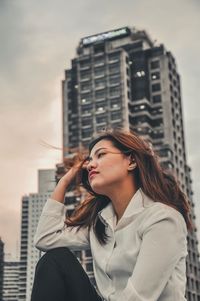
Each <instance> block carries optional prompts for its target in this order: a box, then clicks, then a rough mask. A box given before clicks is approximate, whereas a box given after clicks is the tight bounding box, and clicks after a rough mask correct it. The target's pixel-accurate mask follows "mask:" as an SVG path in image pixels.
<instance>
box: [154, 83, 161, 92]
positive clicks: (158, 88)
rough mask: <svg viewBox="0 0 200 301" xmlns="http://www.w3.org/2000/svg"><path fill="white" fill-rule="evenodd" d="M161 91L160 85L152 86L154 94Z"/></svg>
mask: <svg viewBox="0 0 200 301" xmlns="http://www.w3.org/2000/svg"><path fill="white" fill-rule="evenodd" d="M160 90H161V85H160V84H154V85H152V92H157V91H160Z"/></svg>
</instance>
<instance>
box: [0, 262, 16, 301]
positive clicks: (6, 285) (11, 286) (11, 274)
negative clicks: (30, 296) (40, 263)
mask: <svg viewBox="0 0 200 301" xmlns="http://www.w3.org/2000/svg"><path fill="white" fill-rule="evenodd" d="M19 272H20V262H19V261H5V262H4V282H3V299H1V300H3V301H19Z"/></svg>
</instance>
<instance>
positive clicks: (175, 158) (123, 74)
mask: <svg viewBox="0 0 200 301" xmlns="http://www.w3.org/2000/svg"><path fill="white" fill-rule="evenodd" d="M62 88H63V99H62V104H63V150H64V151H63V159H64V158H65V157H66V156H69V153H70V152H71V151H72V150H71V149H73V148H76V147H80V146H87V145H88V143H89V142H90V140H91V137H92V136H93V135H95V133H96V132H98V131H100V130H101V129H103V128H105V127H108V126H109V127H112V128H114V127H120V128H121V127H123V128H129V129H133V130H134V131H136V132H137V133H138V134H140V135H141V136H143V137H144V138H146V139H148V140H149V141H150V142H151V143H152V145H153V148H154V150H155V151H156V152H157V153H158V154H159V156H160V160H161V164H162V165H163V166H164V167H166V168H167V169H169V170H172V171H173V172H174V173H175V175H176V176H177V179H178V181H179V183H180V185H181V187H182V189H183V190H184V191H185V192H186V193H187V195H188V197H189V200H190V204H191V208H192V212H191V218H192V220H193V223H194V225H195V212H194V202H193V198H192V196H193V192H192V186H191V182H192V181H191V175H190V173H191V169H190V167H189V166H188V165H187V158H186V146H185V138H184V122H183V112H182V96H181V83H180V75H179V72H178V69H177V66H176V61H175V58H174V57H173V55H172V53H171V52H170V51H168V50H167V49H166V48H165V46H164V45H162V44H161V45H155V44H154V42H153V41H152V39H151V38H150V37H149V35H148V34H147V33H146V32H145V31H139V30H137V29H135V28H128V27H124V28H119V29H116V30H111V31H108V32H103V33H99V34H96V35H93V36H89V37H85V38H82V39H81V41H80V43H79V45H78V47H77V56H76V57H75V58H74V59H72V62H71V68H70V69H68V70H66V71H65V79H64V80H63V82H62ZM197 244H198V241H197V235H196V227H195V229H194V231H193V233H190V234H189V235H188V253H189V255H188V257H187V280H188V281H187V292H186V297H187V299H188V300H189V301H191V300H192V301H194V300H200V264H199V253H198V247H197Z"/></svg>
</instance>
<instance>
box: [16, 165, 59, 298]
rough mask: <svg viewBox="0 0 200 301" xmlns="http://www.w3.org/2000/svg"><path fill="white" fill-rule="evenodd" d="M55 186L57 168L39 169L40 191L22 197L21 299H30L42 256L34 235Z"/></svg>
mask: <svg viewBox="0 0 200 301" xmlns="http://www.w3.org/2000/svg"><path fill="white" fill-rule="evenodd" d="M53 187H55V170H52V169H48V170H39V171H38V193H31V194H29V195H28V196H24V197H23V198H22V216H21V252H20V262H21V265H20V283H19V300H20V301H30V297H31V291H32V285H33V280H34V273H35V266H36V264H37V262H38V260H39V259H40V257H41V255H42V254H41V251H39V250H37V249H36V248H35V246H34V241H33V240H34V235H35V232H36V228H37V224H38V221H39V217H40V215H41V212H42V208H43V207H44V204H45V202H46V200H47V199H48V198H49V197H50V196H51V193H52V191H53Z"/></svg>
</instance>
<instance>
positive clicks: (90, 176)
mask: <svg viewBox="0 0 200 301" xmlns="http://www.w3.org/2000/svg"><path fill="white" fill-rule="evenodd" d="M96 174H98V172H91V174H89V178H90V179H91V178H92V177H93V176H95V175H96Z"/></svg>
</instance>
